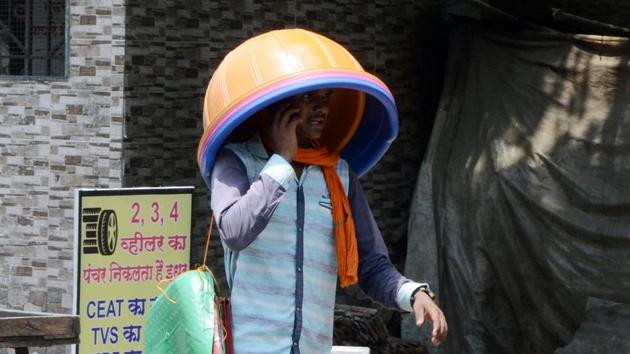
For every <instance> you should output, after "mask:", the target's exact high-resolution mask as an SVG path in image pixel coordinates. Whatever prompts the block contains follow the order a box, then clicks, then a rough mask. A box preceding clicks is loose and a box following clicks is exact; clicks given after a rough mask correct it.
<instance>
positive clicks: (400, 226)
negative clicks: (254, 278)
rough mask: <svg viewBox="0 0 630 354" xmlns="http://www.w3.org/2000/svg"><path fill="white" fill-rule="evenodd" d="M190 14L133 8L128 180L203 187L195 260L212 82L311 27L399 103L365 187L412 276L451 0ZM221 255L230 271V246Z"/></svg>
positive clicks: (257, 4) (216, 8) (198, 251)
mask: <svg viewBox="0 0 630 354" xmlns="http://www.w3.org/2000/svg"><path fill="white" fill-rule="evenodd" d="M189 5H191V3H190V2H187V1H173V0H160V1H151V2H148V1H143V0H130V1H128V3H127V14H128V18H127V28H126V30H127V42H126V45H127V48H126V53H127V56H126V65H127V69H128V70H127V78H126V88H125V96H126V99H125V107H126V112H127V115H126V117H127V118H126V125H125V128H126V132H127V139H125V143H124V151H125V153H124V164H125V176H124V181H123V183H124V184H125V185H128V186H140V185H150V186H157V185H195V186H197V187H198V190H197V194H196V198H195V203H196V209H195V217H194V219H195V225H194V231H193V238H194V240H193V243H194V248H193V261H194V262H199V261H201V257H202V255H203V250H202V248H203V242H204V240H205V229H206V227H207V222H208V217H209V210H208V205H207V201H206V199H207V188H206V187H205V185H203V182H202V181H201V178H200V177H199V174H198V173H197V165H196V161H195V152H196V148H197V143H198V141H199V138H200V136H201V133H202V122H201V108H202V106H203V96H204V94H205V88H206V85H207V83H208V81H209V78H210V76H211V75H212V72H213V70H214V68H216V67H217V65H218V64H219V63H220V61H221V59H222V58H223V57H224V56H225V54H227V53H228V52H229V51H230V50H231V49H233V48H235V47H236V46H237V45H238V44H240V43H241V42H243V41H245V40H247V39H249V38H251V37H252V36H254V35H257V34H260V33H264V32H266V31H269V30H272V29H280V28H291V27H301V28H306V29H310V30H313V31H316V32H319V33H322V34H324V35H326V36H329V37H331V38H332V39H334V40H336V41H338V42H339V43H341V44H342V45H344V46H346V47H347V48H348V49H349V50H350V51H351V52H352V53H353V54H354V55H355V57H356V58H357V59H358V60H359V62H361V63H362V65H363V66H364V67H365V69H366V70H367V71H369V72H371V73H374V74H375V75H377V76H378V77H380V78H381V79H382V80H383V81H385V82H386V83H387V84H388V85H389V87H390V88H391V89H392V91H393V93H394V96H395V97H396V99H397V103H398V107H399V110H400V120H401V129H400V135H399V138H398V140H397V141H396V142H395V143H394V144H393V146H392V147H391V149H390V151H389V153H388V154H387V155H386V156H385V158H384V159H383V161H382V162H381V163H380V164H379V165H378V166H377V167H376V168H375V169H374V171H372V172H370V173H368V174H367V175H366V176H365V177H363V178H362V182H363V186H364V188H365V190H366V192H367V195H368V198H369V200H370V202H371V204H372V206H373V211H374V214H375V216H376V219H377V221H378V223H379V226H380V227H381V230H382V231H383V234H384V236H385V238H386V240H387V242H388V245H389V246H390V251H391V255H392V259H393V260H394V262H395V263H396V264H397V265H398V266H400V267H401V268H402V264H403V258H404V255H405V248H406V232H407V214H408V212H407V209H408V206H409V204H410V198H411V195H412V191H413V186H414V182H415V179H416V174H417V170H418V167H419V164H420V161H421V159H422V154H423V152H424V146H425V144H426V142H427V140H428V136H429V131H430V127H431V121H432V116H433V109H434V107H435V102H436V101H437V97H438V96H439V91H440V90H439V88H440V81H441V71H440V70H441V65H440V64H441V58H443V51H442V50H441V46H442V43H443V42H444V38H443V36H441V35H440V33H441V29H440V17H439V5H440V1H437V0H435V1H414V0H397V1H385V0H379V1H371V2H368V3H366V2H364V1H359V0H337V1H330V0H326V1H313V0H309V1H264V2H262V1H253V0H247V1H213V2H204V3H202V4H196V5H195V6H189ZM420 97H422V99H420ZM211 257H212V262H211V263H213V264H214V265H215V267H214V268H215V269H216V270H217V271H218V272H219V273H221V272H222V268H223V266H222V265H223V263H222V259H221V257H222V252H221V250H220V245H219V243H218V242H215V248H214V249H213V250H212V253H211ZM342 300H343V299H342Z"/></svg>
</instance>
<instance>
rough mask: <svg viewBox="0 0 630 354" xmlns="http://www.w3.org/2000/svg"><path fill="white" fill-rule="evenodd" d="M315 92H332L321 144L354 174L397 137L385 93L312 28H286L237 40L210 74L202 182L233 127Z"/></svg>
mask: <svg viewBox="0 0 630 354" xmlns="http://www.w3.org/2000/svg"><path fill="white" fill-rule="evenodd" d="M317 89H333V91H334V93H333V95H332V98H331V106H330V113H329V118H328V120H327V123H326V127H325V130H324V134H323V136H322V142H323V143H324V144H325V145H326V146H327V147H328V149H329V150H334V151H340V152H341V156H342V157H343V158H345V159H346V160H347V161H348V163H349V164H350V167H351V168H352V169H353V170H354V172H355V173H356V174H358V175H362V174H364V173H365V172H367V171H368V170H369V169H370V168H371V167H372V166H373V165H374V164H376V162H378V160H379V159H380V158H381V157H382V156H383V155H384V154H385V152H386V151H387V149H388V147H389V145H390V144H391V142H392V141H393V140H394V138H395V137H396V135H397V134H398V113H397V110H396V104H395V102H394V98H393V96H392V94H391V92H390V91H389V89H388V88H387V86H386V85H385V84H384V83H383V82H382V81H381V80H379V79H378V78H377V77H375V76H373V75H371V74H369V73H367V72H365V71H364V70H363V68H362V67H361V65H360V64H359V63H358V62H357V60H356V59H355V58H354V57H353V56H352V55H351V54H350V53H349V52H348V51H347V50H345V49H344V48H343V47H342V46H341V45H339V44H337V43H336V42H334V41H332V40H330V39H328V38H326V37H324V36H321V35H319V34H316V33H313V32H309V31H305V30H301V29H287V30H278V31H272V32H268V33H265V34H262V35H259V36H257V37H254V38H252V39H249V40H248V41H246V42H244V43H242V44H241V45H239V46H238V47H237V48H236V49H234V50H233V51H231V52H230V53H228V55H227V56H226V57H225V59H224V60H223V62H222V63H221V64H220V65H219V67H218V68H217V69H216V71H215V72H214V74H213V76H212V79H211V80H210V84H209V85H208V89H207V91H206V96H205V102H204V112H203V113H204V134H203V137H202V138H201V141H200V143H199V148H198V152H197V161H198V164H199V168H200V169H201V172H202V176H203V179H204V180H205V182H206V184H208V185H210V178H211V174H212V168H213V165H214V160H215V157H216V155H217V152H218V151H219V149H220V148H221V146H222V145H223V144H224V143H225V142H226V140H228V139H230V138H232V137H233V136H234V134H235V132H236V131H237V130H238V129H243V127H245V129H246V130H247V129H249V130H252V129H256V125H255V124H251V123H253V122H255V120H256V117H257V114H258V113H259V112H261V110H262V109H263V108H265V107H267V106H268V105H270V104H272V103H274V102H277V101H279V100H282V99H283V98H287V97H290V96H293V95H295V94H298V93H301V92H305V91H311V90H317ZM248 124H249V125H248Z"/></svg>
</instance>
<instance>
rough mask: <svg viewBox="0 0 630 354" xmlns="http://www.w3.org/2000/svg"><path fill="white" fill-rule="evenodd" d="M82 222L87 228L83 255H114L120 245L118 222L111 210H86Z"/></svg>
mask: <svg viewBox="0 0 630 354" xmlns="http://www.w3.org/2000/svg"><path fill="white" fill-rule="evenodd" d="M82 221H83V224H84V226H85V228H84V230H85V234H84V235H83V236H84V237H83V253H84V254H96V253H100V254H101V255H103V256H109V255H112V254H114V251H115V250H116V244H117V243H118V220H117V218H116V212H115V211H113V210H110V209H105V210H102V209H101V208H84V209H83V216H82Z"/></svg>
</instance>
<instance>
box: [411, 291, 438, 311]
mask: <svg viewBox="0 0 630 354" xmlns="http://www.w3.org/2000/svg"><path fill="white" fill-rule="evenodd" d="M418 291H422V292H423V293H425V294H427V295H428V296H429V298H431V300H433V302H435V293H434V292H433V291H431V289H430V288H429V287H428V286H427V285H421V286H420V287H419V288H417V289H416V290H414V291H413V293H411V298H410V299H409V302H410V303H411V308H413V303H414V302H415V301H416V294H417V293H418Z"/></svg>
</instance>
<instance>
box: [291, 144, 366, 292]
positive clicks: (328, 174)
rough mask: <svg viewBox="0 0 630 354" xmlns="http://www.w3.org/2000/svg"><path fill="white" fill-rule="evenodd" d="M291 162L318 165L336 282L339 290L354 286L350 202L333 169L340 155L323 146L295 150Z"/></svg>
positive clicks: (356, 262)
mask: <svg viewBox="0 0 630 354" xmlns="http://www.w3.org/2000/svg"><path fill="white" fill-rule="evenodd" d="M294 160H295V161H297V162H301V163H304V164H308V165H317V166H320V167H321V168H322V170H323V171H324V179H325V180H326V186H327V187H328V193H329V194H330V201H331V203H332V213H333V229H334V231H335V243H336V248H337V268H338V272H339V282H340V283H341V287H342V288H345V287H348V285H352V284H356V283H357V281H358V278H359V277H358V275H357V270H358V268H359V251H358V248H357V238H356V234H355V229H354V219H353V218H352V212H351V210H350V203H349V202H348V198H347V197H346V193H345V192H344V189H343V184H342V183H341V179H340V178H339V175H337V171H336V170H335V165H336V164H337V161H339V153H333V152H329V151H328V149H326V148H325V147H318V148H314V149H303V148H298V150H297V153H296V155H295V158H294Z"/></svg>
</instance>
